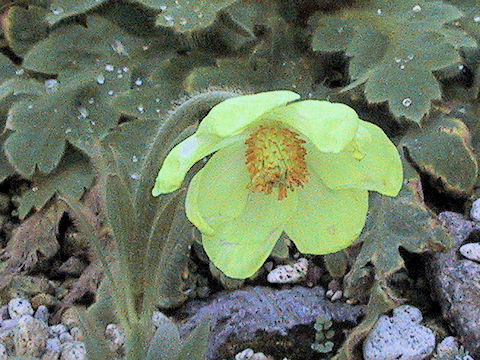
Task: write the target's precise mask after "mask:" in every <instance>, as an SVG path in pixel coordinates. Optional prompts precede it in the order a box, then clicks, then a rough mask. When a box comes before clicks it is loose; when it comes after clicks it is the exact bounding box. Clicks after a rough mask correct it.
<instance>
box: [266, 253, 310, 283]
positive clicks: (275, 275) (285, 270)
mask: <svg viewBox="0 0 480 360" xmlns="http://www.w3.org/2000/svg"><path fill="white" fill-rule="evenodd" d="M307 271H308V260H307V259H305V258H301V259H298V261H297V262H296V263H295V264H293V265H281V266H278V267H276V268H275V269H273V270H272V271H270V273H269V274H268V275H267V281H268V282H269V283H272V284H294V283H297V282H300V281H302V280H304V279H305V277H306V276H307Z"/></svg>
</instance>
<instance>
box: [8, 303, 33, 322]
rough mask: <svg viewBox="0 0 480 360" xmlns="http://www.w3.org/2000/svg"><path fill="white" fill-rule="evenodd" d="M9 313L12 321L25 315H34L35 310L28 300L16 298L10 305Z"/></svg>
mask: <svg viewBox="0 0 480 360" xmlns="http://www.w3.org/2000/svg"><path fill="white" fill-rule="evenodd" d="M8 313H9V314H10V318H11V319H16V318H19V317H21V316H23V315H33V308H32V305H31V304H30V301H28V300H27V299H22V298H15V299H12V300H10V302H9V303H8Z"/></svg>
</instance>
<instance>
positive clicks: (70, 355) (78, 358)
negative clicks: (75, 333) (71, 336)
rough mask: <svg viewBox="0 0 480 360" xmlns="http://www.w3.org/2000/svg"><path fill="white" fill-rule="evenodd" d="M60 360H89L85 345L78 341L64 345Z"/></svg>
mask: <svg viewBox="0 0 480 360" xmlns="http://www.w3.org/2000/svg"><path fill="white" fill-rule="evenodd" d="M60 360H87V350H86V348H85V344H83V343H81V342H78V341H75V342H69V343H65V344H63V345H62V356H61V357H60Z"/></svg>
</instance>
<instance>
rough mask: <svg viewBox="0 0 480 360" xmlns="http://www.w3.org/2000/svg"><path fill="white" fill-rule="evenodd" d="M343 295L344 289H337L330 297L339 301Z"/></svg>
mask: <svg viewBox="0 0 480 360" xmlns="http://www.w3.org/2000/svg"><path fill="white" fill-rule="evenodd" d="M342 297H343V291H342V290H337V291H335V293H334V294H333V295H332V297H331V298H330V300H331V301H337V300H340V299H341V298H342Z"/></svg>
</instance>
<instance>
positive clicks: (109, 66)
mask: <svg viewBox="0 0 480 360" xmlns="http://www.w3.org/2000/svg"><path fill="white" fill-rule="evenodd" d="M105 70H107V71H113V70H114V67H113V65H105Z"/></svg>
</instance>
